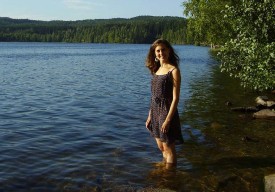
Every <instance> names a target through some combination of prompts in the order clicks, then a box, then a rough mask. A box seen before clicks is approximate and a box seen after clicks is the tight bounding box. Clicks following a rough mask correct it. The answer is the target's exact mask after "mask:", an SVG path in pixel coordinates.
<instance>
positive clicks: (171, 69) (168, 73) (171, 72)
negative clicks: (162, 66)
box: [168, 67, 176, 74]
mask: <svg viewBox="0 0 275 192" xmlns="http://www.w3.org/2000/svg"><path fill="white" fill-rule="evenodd" d="M174 69H176V67H174V68H173V69H171V70H170V71H169V72H168V74H169V73H172V71H174Z"/></svg>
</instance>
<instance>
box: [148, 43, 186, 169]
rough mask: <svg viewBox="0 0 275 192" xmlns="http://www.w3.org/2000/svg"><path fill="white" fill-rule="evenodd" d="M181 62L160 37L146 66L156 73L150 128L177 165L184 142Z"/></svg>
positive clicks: (169, 161) (167, 159) (167, 157)
mask: <svg viewBox="0 0 275 192" xmlns="http://www.w3.org/2000/svg"><path fill="white" fill-rule="evenodd" d="M178 65H179V57H178V55H177V54H176V53H175V51H174V49H173V47H172V46H171V44H170V43H169V42H168V41H166V40H163V39H158V40H156V41H155V42H154V43H153V44H152V45H151V47H150V49H149V52H148V55H147V58H146V66H147V67H148V68H149V70H150V72H151V74H152V75H153V78H152V82H151V83H152V85H151V91H152V95H151V106H150V111H149V115H148V118H147V121H146V128H147V129H148V130H149V131H150V132H151V135H152V136H153V137H154V138H155V139H156V142H157V145H158V148H159V149H160V150H161V152H162V154H163V158H164V160H165V162H166V163H167V164H169V165H176V163H177V157H176V149H175V145H176V144H182V143H183V138H182V133H181V125H180V119H179V114H178V110H177V105H178V102H179V96H180V84H181V75H180V70H179V68H178Z"/></svg>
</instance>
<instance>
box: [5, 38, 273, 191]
mask: <svg viewBox="0 0 275 192" xmlns="http://www.w3.org/2000/svg"><path fill="white" fill-rule="evenodd" d="M148 49H149V45H120V44H62V43H1V44H0V60H1V62H0V90H1V92H0V100H1V103H0V118H1V121H0V139H1V143H0V154H1V155H0V174H1V176H0V189H1V191H18V190H20V191H101V190H106V191H108V190H109V191H112V190H114V188H115V187H117V186H131V187H133V189H138V188H145V187H158V188H168V189H173V190H176V191H182V190H185V191H194V190H199V191H217V190H225V191H226V190H228V191H230V190H231V189H236V190H237V189H238V187H243V186H247V189H248V191H251V189H255V191H258V190H261V189H262V186H261V181H262V178H263V176H264V175H265V174H268V173H272V172H273V171H274V170H275V168H274V154H275V153H274V149H273V147H272V145H273V141H274V135H275V134H274V132H275V131H274V122H272V121H265V120H261V121H258V120H251V119H249V118H246V116H245V118H240V117H239V115H243V114H236V113H233V112H232V111H231V110H230V109H229V108H228V106H225V105H224V102H225V101H226V100H231V101H232V102H233V103H234V105H253V104H254V103H253V102H254V97H255V96H256V95H257V94H255V93H251V92H249V91H247V90H244V89H242V88H240V87H239V86H238V82H236V81H233V80H232V79H230V78H228V77H227V76H226V75H224V74H221V73H220V72H219V67H218V62H217V61H216V60H215V59H214V58H213V57H211V55H210V54H209V48H207V47H195V46H175V49H176V51H177V53H178V55H179V56H180V58H181V64H180V69H181V73H182V87H181V97H180V102H179V107H178V108H179V112H180V115H181V122H182V131H183V135H184V139H185V144H184V145H182V146H179V147H177V151H178V166H177V169H175V170H167V169H166V168H165V166H163V164H162V163H160V162H161V155H160V152H159V151H158V149H157V147H156V144H155V141H154V139H153V138H151V137H150V135H149V133H148V132H147V130H146V128H145V126H144V124H145V120H146V118H147V114H148V107H149V100H150V80H151V76H150V74H149V71H148V70H147V69H146V68H145V66H144V61H145V57H146V54H147V51H148ZM270 97H272V95H270ZM263 129H264V130H263ZM267 134H269V136H267ZM245 136H249V137H252V138H255V140H257V141H258V142H245V141H243V140H242V138H243V137H245ZM255 172H257V173H258V174H256V175H253V174H254V173H255ZM239 175H241V179H240V178H239ZM251 175H253V176H251ZM231 183H234V186H233V188H232V186H231V185H230V184H231ZM236 183H237V184H238V185H236ZM245 189H246V188H245ZM114 191H115V190H114ZM231 191H232V190H231Z"/></svg>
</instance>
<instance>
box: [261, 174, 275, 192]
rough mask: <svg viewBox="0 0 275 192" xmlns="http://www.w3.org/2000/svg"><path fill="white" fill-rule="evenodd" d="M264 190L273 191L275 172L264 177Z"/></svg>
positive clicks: (266, 191)
mask: <svg viewBox="0 0 275 192" xmlns="http://www.w3.org/2000/svg"><path fill="white" fill-rule="evenodd" d="M264 183H265V192H274V191H275V174H273V175H268V176H265V177H264Z"/></svg>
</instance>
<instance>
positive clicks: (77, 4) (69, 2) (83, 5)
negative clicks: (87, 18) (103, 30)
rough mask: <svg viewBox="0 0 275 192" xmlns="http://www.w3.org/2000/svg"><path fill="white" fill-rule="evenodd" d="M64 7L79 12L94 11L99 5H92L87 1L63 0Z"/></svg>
mask: <svg viewBox="0 0 275 192" xmlns="http://www.w3.org/2000/svg"><path fill="white" fill-rule="evenodd" d="M64 4H65V6H66V7H68V8H70V9H81V10H91V9H94V8H95V7H96V6H98V5H99V4H97V3H92V2H89V1H87V0H64Z"/></svg>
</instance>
